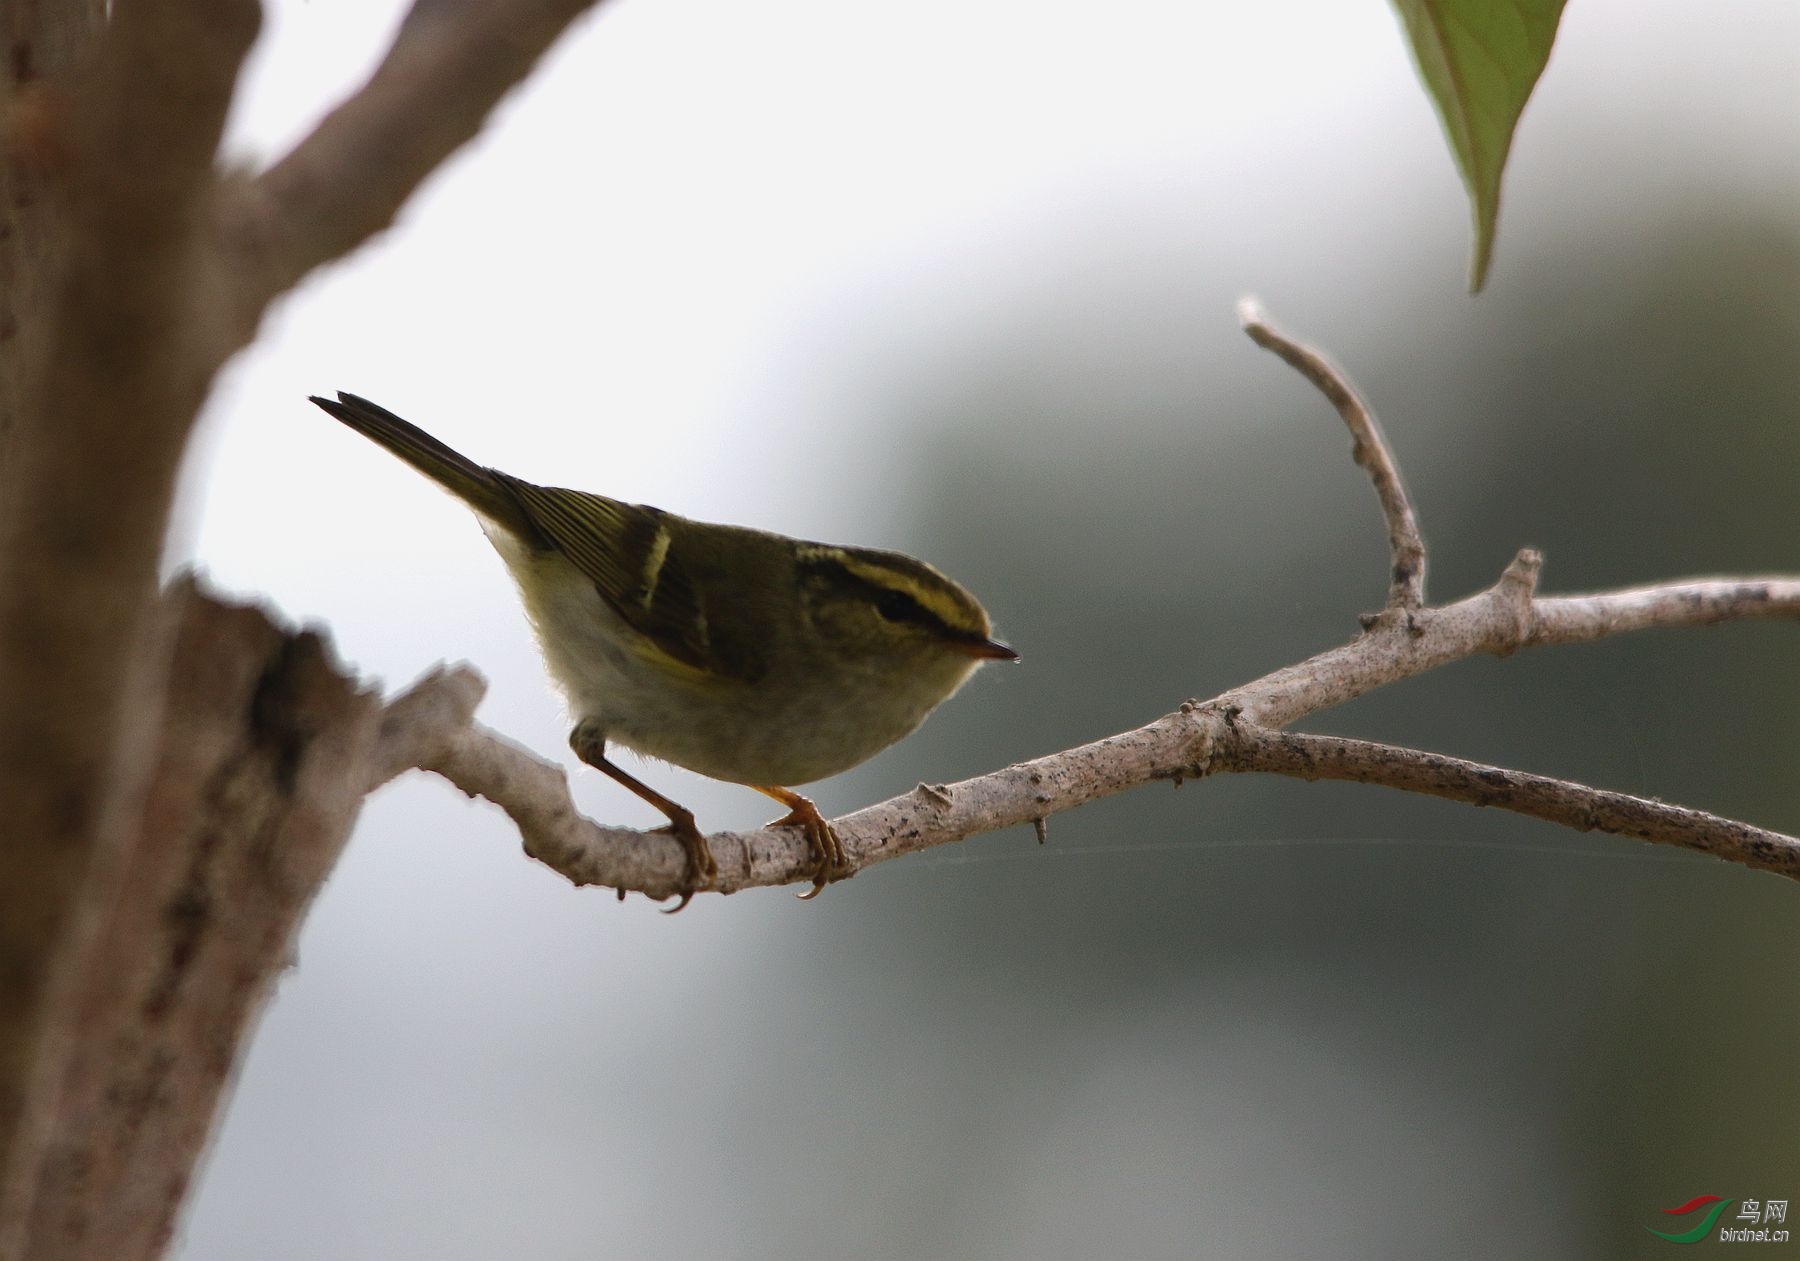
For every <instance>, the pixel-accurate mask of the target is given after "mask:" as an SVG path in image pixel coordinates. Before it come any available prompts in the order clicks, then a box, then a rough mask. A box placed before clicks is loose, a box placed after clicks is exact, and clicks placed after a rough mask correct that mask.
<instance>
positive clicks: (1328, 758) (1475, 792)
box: [1218, 724, 1800, 880]
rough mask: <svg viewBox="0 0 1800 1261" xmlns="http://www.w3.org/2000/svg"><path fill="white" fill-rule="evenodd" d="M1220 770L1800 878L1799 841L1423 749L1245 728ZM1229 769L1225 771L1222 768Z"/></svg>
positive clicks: (1713, 817)
mask: <svg viewBox="0 0 1800 1261" xmlns="http://www.w3.org/2000/svg"><path fill="white" fill-rule="evenodd" d="M1219 761H1220V763H1222V764H1221V765H1220V766H1219V767H1218V769H1220V770H1241V771H1269V772H1272V773H1274V774H1277V775H1292V776H1295V777H1297V778H1300V779H1308V780H1315V779H1337V780H1347V781H1350V782H1353V783H1358V784H1379V785H1382V786H1383V787H1387V788H1398V789H1402V790H1403V791H1406V792H1416V793H1425V794H1427V795H1429V796H1433V797H1446V798H1449V799H1450V800H1451V801H1462V802H1466V803H1468V804H1469V805H1472V806H1496V807H1498V808H1499V809H1501V810H1511V811H1513V812H1514V813H1516V814H1523V815H1529V816H1530V817H1532V818H1534V819H1543V820H1545V821H1547V822H1550V823H1560V824H1562V825H1563V826H1565V827H1571V828H1574V829H1575V830H1577V831H1579V832H1611V833H1612V834H1614V835H1615V836H1634V837H1636V838H1637V839H1638V840H1640V841H1652V842H1655V843H1656V844H1659V845H1677V846H1680V847H1681V848H1683V849H1694V850H1699V851H1700V852H1701V853H1703V854H1711V855H1713V856H1714V857H1715V858H1723V859H1725V860H1727V861H1728V862H1734V863H1737V864H1738V865H1740V866H1743V867H1753V868H1756V869H1758V870H1762V871H1773V872H1777V873H1779V874H1781V875H1784V876H1786V877H1788V878H1789V879H1790V880H1800V839H1796V838H1795V837H1792V836H1786V835H1783V834H1782V833H1780V832H1770V831H1768V830H1766V829H1764V828H1759V827H1752V826H1751V825H1750V824H1748V823H1739V822H1738V821H1736V820H1735V819H1725V818H1721V817H1720V816H1718V815H1716V814H1707V813H1706V812H1705V811H1702V810H1689V809H1686V808H1685V807H1682V806H1672V805H1669V804H1668V803H1667V802H1662V801H1651V800H1649V799H1647V798H1644V797H1633V796H1631V795H1630V794H1628V793H1618V792H1607V791H1606V790H1604V789H1600V788H1589V787H1587V786H1585V785H1583V784H1575V783H1570V782H1569V781H1567V780H1562V779H1551V778H1550V777H1548V776H1545V775H1528V774H1526V773H1525V772H1523V771H1513V770H1506V769H1504V768H1502V767H1498V766H1484V765H1483V764H1481V763H1480V762H1468V761H1464V760H1463V759H1462V758H1454V757H1445V756H1443V755H1442V754H1440V753H1427V752H1424V751H1422V750H1419V749H1407V748H1401V747H1398V746H1396V745H1391V744H1377V743H1374V742H1373V741H1368V740H1345V739H1341V738H1339V737H1336V736H1315V735H1303V734H1301V733H1299V732H1293V731H1269V730H1266V729H1263V728H1260V727H1253V726H1250V725H1248V724H1243V725H1240V727H1239V728H1238V731H1237V734H1236V737H1235V738H1234V739H1233V740H1232V741H1231V747H1230V751H1229V752H1228V753H1222V754H1221V756H1220V758H1219ZM1227 762H1228V763H1229V765H1223V763H1227Z"/></svg>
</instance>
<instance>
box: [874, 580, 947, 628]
mask: <svg viewBox="0 0 1800 1261" xmlns="http://www.w3.org/2000/svg"><path fill="white" fill-rule="evenodd" d="M875 611H876V612H877V613H879V614H881V616H883V617H885V618H886V619H887V620H888V621H890V622H912V623H914V624H915V625H919V626H928V627H930V628H931V629H933V630H937V631H942V632H944V633H945V634H948V633H949V631H950V628H949V627H948V626H945V625H944V621H943V619H942V618H940V617H939V616H938V615H937V614H935V613H933V612H932V611H931V610H930V609H928V608H926V607H925V606H924V605H923V604H920V603H919V602H918V601H917V600H915V599H913V597H912V596H910V595H908V594H906V592H904V591H894V590H891V589H890V590H886V591H882V592H881V594H880V595H877V596H876V597H875Z"/></svg>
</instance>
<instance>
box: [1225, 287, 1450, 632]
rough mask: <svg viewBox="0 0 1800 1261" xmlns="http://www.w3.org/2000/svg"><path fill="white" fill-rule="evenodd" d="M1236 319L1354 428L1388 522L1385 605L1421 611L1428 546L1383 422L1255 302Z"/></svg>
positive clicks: (1346, 381)
mask: <svg viewBox="0 0 1800 1261" xmlns="http://www.w3.org/2000/svg"><path fill="white" fill-rule="evenodd" d="M1238 320H1239V322H1240V323H1241V324H1242V325H1243V326H1244V331H1245V332H1246V333H1248V334H1249V335H1250V340H1251V341H1253V342H1255V343H1256V344H1257V345H1258V346H1261V347H1262V348H1263V349H1264V350H1272V351H1274V352H1275V353H1276V354H1277V355H1279V356H1280V357H1281V358H1282V360H1283V361H1285V362H1286V363H1287V364H1289V365H1290V366H1291V367H1293V368H1294V369H1296V370H1297V371H1298V372H1299V373H1300V375H1301V376H1303V377H1305V378H1306V379H1307V380H1308V381H1311V382H1312V383H1313V385H1314V386H1316V387H1317V388H1318V390H1319V392H1320V393H1321V394H1323V395H1324V396H1325V397H1326V398H1327V399H1329V400H1330V401H1331V405H1332V406H1333V407H1335V408H1337V412H1338V415H1339V416H1341V417H1343V419H1344V424H1345V425H1346V426H1348V427H1349V429H1350V440H1351V443H1352V447H1351V453H1352V455H1353V456H1354V457H1355V459H1356V462H1357V463H1358V464H1360V465H1361V466H1362V467H1363V468H1364V469H1365V470H1366V471H1367V472H1368V474H1369V478H1370V480H1371V481H1373V482H1374V483H1375V497H1376V498H1377V499H1379V500H1380V501H1381V515H1382V516H1383V517H1384V518H1385V519H1386V520H1387V532H1388V550H1389V553H1390V554H1391V556H1392V558H1393V559H1392V565H1391V569H1390V576H1389V580H1388V599H1387V607H1388V608H1390V609H1416V608H1418V607H1419V606H1420V605H1421V604H1423V603H1424V601H1425V543H1424V540H1423V539H1422V538H1421V537H1420V535H1419V522H1418V520H1417V518H1416V517H1415V516H1414V514H1413V508H1412V501H1411V500H1410V499H1409V498H1407V494H1406V486H1405V484H1404V483H1402V482H1401V480H1400V466H1399V464H1398V463H1397V462H1396V461H1395V459H1394V453H1393V451H1392V450H1390V449H1389V447H1388V444H1387V438H1386V436H1385V435H1383V433H1382V432H1381V423H1380V422H1379V421H1377V420H1376V419H1375V415H1374V413H1373V412H1371V411H1370V410H1369V408H1368V405H1367V404H1366V403H1364V402H1363V401H1362V399H1361V398H1360V397H1358V396H1357V393H1356V387H1355V386H1353V385H1351V384H1350V378H1349V377H1348V376H1347V375H1346V374H1345V373H1344V370H1343V369H1342V368H1340V367H1338V366H1337V365H1336V364H1334V363H1332V362H1331V361H1330V360H1329V359H1327V358H1326V357H1325V356H1324V355H1322V354H1320V353H1319V352H1318V351H1316V350H1314V349H1313V348H1312V347H1310V346H1305V345H1302V344H1301V343H1299V342H1297V341H1294V340H1293V339H1292V338H1290V337H1288V336H1287V335H1286V334H1284V333H1282V332H1280V331H1278V330H1277V329H1276V328H1275V327H1274V326H1273V325H1271V324H1270V323H1269V322H1268V317H1267V316H1266V315H1265V314H1264V312H1263V309H1262V306H1261V305H1260V304H1259V303H1258V302H1257V301H1256V299H1255V298H1245V299H1243V300H1242V301H1240V302H1239V303H1238Z"/></svg>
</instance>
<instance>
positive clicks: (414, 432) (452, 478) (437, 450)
mask: <svg viewBox="0 0 1800 1261" xmlns="http://www.w3.org/2000/svg"><path fill="white" fill-rule="evenodd" d="M312 401H313V402H314V403H317V404H318V405H319V406H320V407H322V408H324V409H325V411H327V412H329V413H330V414H331V415H333V416H335V417H337V418H338V419H339V420H341V421H343V422H344V423H345V424H346V425H348V426H350V428H352V429H354V430H356V432H357V433H360V434H362V435H363V436H364V437H365V438H370V439H373V440H374V441H376V442H378V443H380V444H381V445H382V446H384V447H386V448H387V449H388V450H389V451H392V452H393V453H394V454H395V455H397V456H399V457H400V458H401V459H403V460H405V461H406V462H407V463H408V464H410V465H412V466H413V467H414V468H416V469H418V470H419V472H421V473H423V474H425V476H427V477H429V478H430V479H431V480H432V481H434V482H436V483H437V484H438V485H440V486H442V487H443V488H444V489H445V490H447V491H449V492H450V493H451V494H453V495H455V496H456V497H457V498H458V499H460V500H462V501H463V502H464V503H466V504H468V505H469V506H470V507H471V508H473V509H475V511H476V512H479V513H480V514H481V515H482V516H484V517H487V518H488V519H489V520H491V521H493V522H494V523H495V524H497V525H501V526H504V527H505V528H507V529H508V530H511V531H512V532H513V533H514V534H518V535H520V536H522V537H524V538H528V539H529V538H535V537H536V535H537V528H536V527H535V526H534V525H533V524H532V522H531V519H530V518H529V517H528V516H526V514H525V510H524V508H522V507H521V506H520V505H519V501H518V500H517V499H516V498H514V496H513V493H512V492H511V491H510V490H508V489H507V488H506V485H505V483H504V482H503V481H502V480H501V479H500V478H499V477H498V476H496V475H495V473H494V472H493V470H491V469H487V468H483V467H482V466H481V465H479V464H477V463H475V461H473V460H471V459H470V458H469V457H468V456H466V455H463V454H462V453H461V452H459V451H453V450H451V449H450V448H449V447H447V446H445V445H444V444H443V443H441V442H439V441H438V440H437V439H436V438H434V437H432V436H431V435H430V434H428V433H426V432H425V431H424V430H423V429H421V428H419V427H418V426H417V425H415V424H412V423H411V422H409V421H404V420H401V419H400V418H399V417H398V416H396V415H394V413H392V412H390V411H389V410H388V409H387V408H385V407H378V406H376V405H375V404H374V403H371V402H370V401H369V400H368V399H366V398H359V397H357V396H356V395H354V394H346V393H344V392H343V391H341V390H340V391H339V392H338V396H337V399H336V401H333V400H331V399H328V398H320V397H319V396H318V395H316V394H315V395H313V396H312Z"/></svg>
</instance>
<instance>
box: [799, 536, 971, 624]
mask: <svg viewBox="0 0 1800 1261" xmlns="http://www.w3.org/2000/svg"><path fill="white" fill-rule="evenodd" d="M807 566H808V567H809V568H811V569H813V570H814V571H815V572H818V573H820V574H821V575H823V574H824V573H826V572H827V571H828V572H829V575H830V578H829V581H831V582H832V583H833V584H834V585H836V586H839V587H841V588H845V589H848V590H859V591H861V592H862V593H863V596H864V598H866V599H867V600H868V601H869V603H871V604H873V605H874V606H875V611H876V612H877V613H879V614H880V615H881V616H882V617H884V618H886V619H887V620H888V621H890V622H906V623H910V624H912V625H914V626H923V627H924V628H926V629H927V630H930V631H932V632H934V633H936V634H939V635H943V636H945V637H947V638H951V639H955V638H959V637H960V636H961V635H962V632H961V631H959V630H957V629H956V628H955V627H954V626H951V625H950V624H949V623H948V622H946V621H944V619H943V618H941V617H939V616H938V615H937V614H936V613H934V612H932V611H931V610H930V609H928V608H926V607H925V605H923V604H921V603H919V601H918V600H917V599H915V598H914V597H912V596H911V595H908V594H907V593H906V592H904V591H901V590H899V589H897V588H895V587H889V586H885V585H883V584H882V583H879V582H870V581H869V580H868V579H867V578H865V577H863V576H862V575H861V574H859V573H857V572H856V571H855V570H853V569H851V568H849V567H848V566H846V565H842V564H839V563H838V562H837V561H836V560H833V559H832V558H830V557H828V556H818V557H813V558H809V560H808V561H807Z"/></svg>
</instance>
